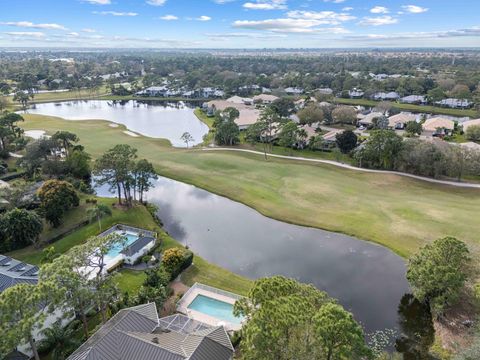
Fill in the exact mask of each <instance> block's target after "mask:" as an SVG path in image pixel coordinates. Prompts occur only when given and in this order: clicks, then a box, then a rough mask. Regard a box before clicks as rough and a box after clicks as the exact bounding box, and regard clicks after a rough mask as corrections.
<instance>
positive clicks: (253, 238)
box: [97, 178, 409, 333]
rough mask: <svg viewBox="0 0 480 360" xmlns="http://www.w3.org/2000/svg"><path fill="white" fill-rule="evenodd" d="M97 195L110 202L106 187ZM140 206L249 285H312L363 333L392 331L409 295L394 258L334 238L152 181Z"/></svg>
mask: <svg viewBox="0 0 480 360" xmlns="http://www.w3.org/2000/svg"><path fill="white" fill-rule="evenodd" d="M97 193H98V194H99V195H100V196H112V194H109V193H108V190H107V187H101V188H99V189H97ZM147 199H148V201H149V202H152V203H155V204H156V205H157V206H158V207H159V213H158V215H159V217H160V218H161V219H162V221H163V223H164V227H165V229H166V230H167V231H168V232H169V234H170V235H172V236H173V237H174V238H175V239H177V240H178V241H180V242H182V243H183V244H185V245H188V246H189V247H190V248H191V249H192V250H193V251H194V252H195V253H197V254H199V255H201V256H202V257H203V258H205V259H207V260H208V261H210V262H212V263H215V264H217V265H219V266H222V267H223V268H226V269H229V270H231V271H233V272H235V273H237V274H240V275H243V276H246V277H249V278H251V279H256V278H259V277H263V276H271V275H276V274H279V275H285V276H288V277H291V278H295V279H297V280H299V281H302V282H304V283H312V284H314V285H315V286H316V287H317V288H319V289H321V290H325V291H327V292H328V294H329V295H330V296H332V297H335V298H337V299H338V300H339V301H340V303H341V304H342V305H343V306H345V307H346V308H347V309H349V310H350V311H352V312H353V314H354V315H355V318H356V319H357V320H358V321H360V322H361V323H362V325H363V326H364V328H365V330H366V331H367V332H368V333H371V332H374V331H377V330H384V329H398V314H397V310H398V306H399V303H400V299H401V298H402V296H403V295H404V294H405V293H407V292H408V291H409V287H408V283H407V281H406V279H405V262H404V260H403V259H402V258H400V257H399V256H397V255H396V254H394V253H393V252H391V251H390V250H388V249H387V248H384V247H382V246H378V245H376V244H373V243H370V242H366V241H361V240H358V239H356V238H353V237H350V236H346V235H343V234H339V233H333V232H328V231H324V230H320V229H314V228H308V227H302V226H297V225H292V224H287V223H284V222H281V221H277V220H273V219H270V218H268V217H265V216H263V215H261V214H260V213H258V212H257V211H255V210H254V209H252V208H250V207H248V206H245V205H243V204H240V203H238V202H235V201H232V200H229V199H227V198H224V197H221V196H218V195H215V194H212V193H210V192H208V191H205V190H202V189H199V188H197V187H194V186H191V185H188V184H184V183H181V182H178V181H174V180H171V179H167V178H159V179H158V181H156V184H155V187H154V188H153V189H152V190H151V191H149V192H148V194H147Z"/></svg>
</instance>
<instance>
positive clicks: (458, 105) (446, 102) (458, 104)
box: [435, 98, 473, 109]
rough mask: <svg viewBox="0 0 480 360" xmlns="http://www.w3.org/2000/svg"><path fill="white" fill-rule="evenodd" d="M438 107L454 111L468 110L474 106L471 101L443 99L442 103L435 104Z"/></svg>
mask: <svg viewBox="0 0 480 360" xmlns="http://www.w3.org/2000/svg"><path fill="white" fill-rule="evenodd" d="M435 104H436V105H439V106H443V107H449V108H452V109H468V108H469V107H471V106H472V105H473V103H472V102H471V101H468V100H466V99H452V98H450V99H443V100H441V101H437V102H435Z"/></svg>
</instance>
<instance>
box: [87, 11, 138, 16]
mask: <svg viewBox="0 0 480 360" xmlns="http://www.w3.org/2000/svg"><path fill="white" fill-rule="evenodd" d="M93 14H97V15H112V16H137V15H138V13H136V12H119V11H93Z"/></svg>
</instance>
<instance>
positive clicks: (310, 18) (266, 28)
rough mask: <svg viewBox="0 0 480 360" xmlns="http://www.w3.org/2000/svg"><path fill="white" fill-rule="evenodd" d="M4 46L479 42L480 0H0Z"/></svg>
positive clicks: (333, 45)
mask: <svg viewBox="0 0 480 360" xmlns="http://www.w3.org/2000/svg"><path fill="white" fill-rule="evenodd" d="M1 9H2V10H1V11H0V47H55V48H58V47H66V48H68V47H98V48H105V47H108V48H356V47H480V16H479V14H480V0H454V1H451V0H1Z"/></svg>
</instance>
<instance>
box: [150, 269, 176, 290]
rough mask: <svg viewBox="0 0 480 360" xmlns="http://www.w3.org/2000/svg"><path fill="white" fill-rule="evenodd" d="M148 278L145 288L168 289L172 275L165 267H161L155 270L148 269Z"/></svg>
mask: <svg viewBox="0 0 480 360" xmlns="http://www.w3.org/2000/svg"><path fill="white" fill-rule="evenodd" d="M145 274H146V275H147V278H146V279H145V281H144V282H143V285H144V286H151V287H158V286H164V287H167V286H168V284H169V283H170V278H171V275H170V273H169V272H167V271H166V270H165V268H164V267H163V266H159V267H157V268H154V269H148V270H146V271H145Z"/></svg>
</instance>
